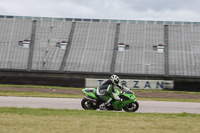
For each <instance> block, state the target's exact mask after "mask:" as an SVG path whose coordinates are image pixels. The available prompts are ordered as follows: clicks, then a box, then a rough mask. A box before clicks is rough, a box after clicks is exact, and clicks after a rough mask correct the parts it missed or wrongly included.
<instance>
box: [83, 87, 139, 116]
mask: <svg viewBox="0 0 200 133" xmlns="http://www.w3.org/2000/svg"><path fill="white" fill-rule="evenodd" d="M82 91H83V93H84V94H85V95H86V96H85V97H84V98H83V99H82V101H81V106H82V108H83V109H85V110H96V109H99V105H101V104H102V103H103V101H102V100H101V99H100V98H99V96H98V95H97V91H98V88H97V89H95V88H85V89H83V90H82ZM115 93H116V94H117V95H118V96H119V97H120V98H121V99H122V100H121V101H114V102H112V104H111V106H108V107H107V110H117V111H119V110H122V109H123V110H124V111H126V112H135V111H137V110H138V108H139V104H138V102H137V101H136V96H135V94H134V92H133V91H132V90H130V89H129V88H123V90H122V91H121V92H120V91H119V90H117V89H115ZM112 98H113V97H112ZM113 99H114V98H113Z"/></svg>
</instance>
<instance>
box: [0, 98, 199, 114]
mask: <svg viewBox="0 0 200 133" xmlns="http://www.w3.org/2000/svg"><path fill="white" fill-rule="evenodd" d="M81 100H82V99H75V98H40V97H6V96H0V107H28V108H54V109H82V107H81V105H80V103H81ZM138 102H139V104H140V107H139V109H138V111H137V112H141V113H182V112H187V113H197V114H200V103H190V102H164V101H138Z"/></svg>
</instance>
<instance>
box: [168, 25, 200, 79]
mask: <svg viewBox="0 0 200 133" xmlns="http://www.w3.org/2000/svg"><path fill="white" fill-rule="evenodd" d="M199 36H200V26H199V25H172V26H169V38H170V39H169V43H170V45H169V66H170V71H169V72H170V75H183V76H199V75H200V70H199V64H200V60H199V55H200V53H199V50H200V47H199V41H200V40H199Z"/></svg>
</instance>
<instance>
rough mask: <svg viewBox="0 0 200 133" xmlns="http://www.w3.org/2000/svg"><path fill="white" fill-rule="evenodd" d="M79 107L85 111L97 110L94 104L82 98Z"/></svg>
mask: <svg viewBox="0 0 200 133" xmlns="http://www.w3.org/2000/svg"><path fill="white" fill-rule="evenodd" d="M81 106H82V108H83V109H85V110H96V109H97V108H98V107H97V105H96V102H94V101H90V100H88V99H86V98H83V100H82V101H81Z"/></svg>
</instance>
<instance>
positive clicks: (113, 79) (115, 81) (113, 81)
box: [110, 74, 119, 84]
mask: <svg viewBox="0 0 200 133" xmlns="http://www.w3.org/2000/svg"><path fill="white" fill-rule="evenodd" d="M110 80H111V81H112V83H113V84H118V83H119V77H118V76H117V75H115V74H113V75H112V76H111V77H110Z"/></svg>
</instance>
